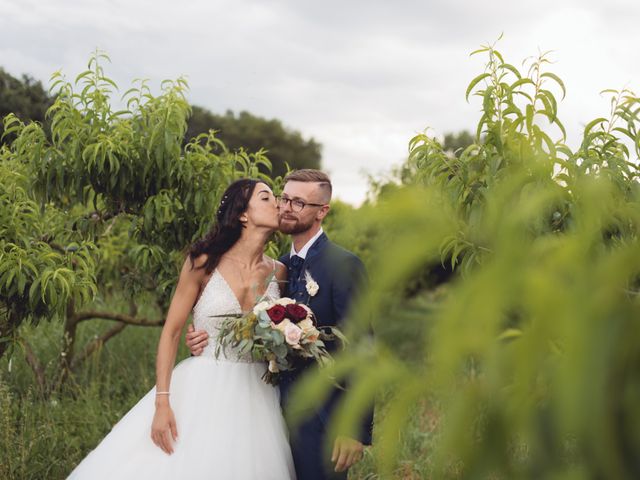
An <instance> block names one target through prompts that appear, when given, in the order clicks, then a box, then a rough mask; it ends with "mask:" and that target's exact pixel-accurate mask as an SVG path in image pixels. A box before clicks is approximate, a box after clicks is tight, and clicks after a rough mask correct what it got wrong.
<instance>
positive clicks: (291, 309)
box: [286, 303, 307, 322]
mask: <svg viewBox="0 0 640 480" xmlns="http://www.w3.org/2000/svg"><path fill="white" fill-rule="evenodd" d="M286 310H287V317H289V318H290V319H291V320H293V321H294V322H299V321H300V320H304V319H305V318H307V310H306V309H305V308H304V307H303V306H301V305H298V304H296V303H290V304H289V305H287V306H286Z"/></svg>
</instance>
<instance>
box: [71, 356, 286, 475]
mask: <svg viewBox="0 0 640 480" xmlns="http://www.w3.org/2000/svg"><path fill="white" fill-rule="evenodd" d="M264 372H265V366H264V365H263V364H258V363H241V362H231V361H227V360H216V359H215V358H212V357H190V358H187V359H186V360H184V361H182V362H180V363H179V364H178V365H177V366H176V368H175V369H174V371H173V375H172V377H171V400H170V402H171V408H172V409H173V412H174V414H175V418H176V424H177V428H178V440H177V442H176V443H175V444H174V452H173V454H172V455H167V454H166V453H164V452H163V451H162V450H161V449H160V448H159V447H157V446H156V445H155V444H154V443H153V442H152V440H151V437H150V432H151V422H152V420H153V415H154V413H155V389H152V390H151V391H150V392H149V393H147V394H146V395H145V396H144V397H143V398H142V399H141V400H140V401H139V402H138V403H137V404H136V405H135V406H134V407H133V408H132V409H131V410H130V411H129V412H128V413H127V414H126V415H125V416H124V417H123V418H122V419H121V420H120V421H119V422H118V423H117V424H116V425H115V426H114V427H113V429H112V430H111V432H110V433H109V434H108V435H107V436H106V437H105V438H104V439H103V440H102V442H101V443H100V444H99V445H98V446H97V447H96V448H95V449H94V450H93V451H92V452H91V453H90V454H89V455H88V456H87V457H86V458H85V459H84V460H83V461H82V462H81V463H80V464H79V465H78V466H77V467H76V469H75V470H74V471H73V472H72V473H71V475H70V477H69V478H71V479H87V480H98V479H118V480H125V479H132V480H133V479H135V480H143V479H149V480H159V479H190V480H200V479H219V480H232V479H237V480H252V479H256V480H258V479H260V480H271V479H273V480H287V479H294V478H295V472H294V467H293V460H292V458H291V450H290V447H289V442H288V436H287V431H286V427H285V424H284V420H283V418H282V414H281V410H280V403H279V394H278V390H277V389H276V388H274V387H273V386H271V385H267V384H266V383H264V382H263V381H262V379H261V376H262V374H263V373H264Z"/></svg>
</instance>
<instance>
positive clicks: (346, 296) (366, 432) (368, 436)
mask: <svg viewBox="0 0 640 480" xmlns="http://www.w3.org/2000/svg"><path fill="white" fill-rule="evenodd" d="M340 265H341V267H340V269H339V272H340V275H339V277H338V278H337V279H335V278H334V286H333V292H332V293H333V306H334V315H335V319H336V322H337V324H338V325H339V326H340V325H344V321H345V320H346V319H347V317H348V315H349V313H350V308H351V307H352V303H353V301H354V300H355V298H356V296H357V295H358V293H360V292H361V291H362V289H363V288H366V285H367V282H368V276H367V271H366V269H365V266H364V264H363V263H362V260H360V258H358V257H357V256H356V255H353V254H350V256H349V257H348V260H347V259H345V260H344V261H342V262H340ZM339 396H341V395H340V392H339V391H337V390H336V393H335V401H337V399H338V397H339ZM334 405H335V403H334ZM372 429H373V409H371V410H370V411H368V412H367V413H366V414H365V415H363V417H362V421H361V423H360V432H359V435H358V437H357V440H359V441H360V442H361V443H363V444H364V445H371V442H372Z"/></svg>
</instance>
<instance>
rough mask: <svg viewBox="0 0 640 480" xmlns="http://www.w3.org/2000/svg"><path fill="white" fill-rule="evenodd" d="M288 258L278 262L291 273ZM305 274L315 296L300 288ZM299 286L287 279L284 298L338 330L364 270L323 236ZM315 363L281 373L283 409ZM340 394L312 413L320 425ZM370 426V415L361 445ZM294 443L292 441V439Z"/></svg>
mask: <svg viewBox="0 0 640 480" xmlns="http://www.w3.org/2000/svg"><path fill="white" fill-rule="evenodd" d="M289 260H290V255H289V254H287V255H284V256H283V257H281V258H280V261H281V262H282V263H284V264H285V265H286V266H287V270H288V272H289V273H291V267H290V261H289ZM307 271H308V272H309V273H310V275H311V276H312V277H313V279H314V280H315V281H316V283H317V284H318V285H319V289H318V292H317V293H316V295H314V296H310V295H309V294H308V293H307V291H306V289H305V288H304V285H305V282H304V275H305V272H307ZM301 277H302V279H301V282H298V285H297V287H293V288H291V287H292V286H293V285H294V284H295V283H296V282H293V281H292V280H293V279H292V278H291V277H289V282H288V283H287V288H286V289H285V292H284V293H285V295H286V296H289V297H291V298H294V299H295V300H296V301H299V302H301V303H305V304H306V305H308V306H309V307H310V308H311V310H313V312H314V314H315V315H316V320H317V322H318V326H320V327H324V326H338V327H340V326H341V324H342V321H343V320H344V319H345V317H346V316H347V313H348V310H349V306H350V303H351V300H352V299H353V298H354V297H355V293H357V291H358V288H359V287H361V286H362V285H363V283H364V282H366V270H365V267H364V265H363V263H362V261H361V260H360V259H359V258H358V257H357V256H356V255H354V254H353V253H351V252H349V251H347V250H345V249H343V248H341V247H339V246H338V245H336V244H335V243H332V242H331V241H329V239H328V238H327V236H326V235H325V234H324V233H323V234H322V235H321V236H320V237H318V239H317V240H316V241H315V242H314V243H313V245H312V246H311V248H310V249H309V251H308V253H307V255H306V258H305V261H304V264H303V266H302V269H301ZM334 348H335V345H331V344H328V345H327V349H328V350H330V351H331V350H333V349H334ZM311 365H315V362H313V361H309V362H307V363H305V364H302V365H299V366H298V368H296V369H295V370H292V371H288V372H283V373H282V374H281V380H280V394H281V399H282V403H283V405H285V406H286V401H287V398H288V393H289V389H290V388H291V386H292V385H293V384H294V383H295V381H296V379H297V377H298V376H299V375H300V374H301V373H302V372H303V371H304V370H305V369H306V368H308V367H309V366H311ZM342 393H343V391H342V390H339V389H337V388H336V389H334V390H333V391H332V392H331V395H330V396H329V399H328V400H327V402H326V403H325V404H324V405H323V406H322V407H320V408H319V409H318V410H317V411H316V415H317V416H319V417H320V420H321V422H322V424H323V425H326V424H327V422H328V420H329V418H330V417H331V415H332V411H333V409H334V408H335V406H336V404H337V402H338V401H339V399H340V396H341V394H342ZM372 425H373V412H370V413H369V414H368V415H366V418H364V419H363V422H362V428H361V433H360V435H359V438H358V440H360V441H361V442H362V443H363V444H365V445H370V444H371V431H372ZM292 440H293V441H295V439H292Z"/></svg>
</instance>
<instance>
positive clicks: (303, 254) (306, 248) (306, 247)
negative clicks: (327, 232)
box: [291, 227, 324, 258]
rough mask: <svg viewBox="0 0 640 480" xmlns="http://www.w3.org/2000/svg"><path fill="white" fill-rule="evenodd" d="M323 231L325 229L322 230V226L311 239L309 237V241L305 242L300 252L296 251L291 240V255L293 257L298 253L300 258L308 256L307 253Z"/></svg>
mask: <svg viewBox="0 0 640 480" xmlns="http://www.w3.org/2000/svg"><path fill="white" fill-rule="evenodd" d="M323 233H324V231H323V230H322V227H320V230H318V233H316V234H315V235H314V236H313V237H312V238H311V239H309V241H308V242H307V243H305V244H304V247H302V248H301V249H300V251H299V252H296V249H295V247H294V246H293V242H291V256H292V257H293V256H294V255H297V256H299V257H300V258H307V253H309V249H310V248H311V246H312V245H313V244H314V243H315V241H316V240H318V238H320V236H321V235H322V234H323Z"/></svg>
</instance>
